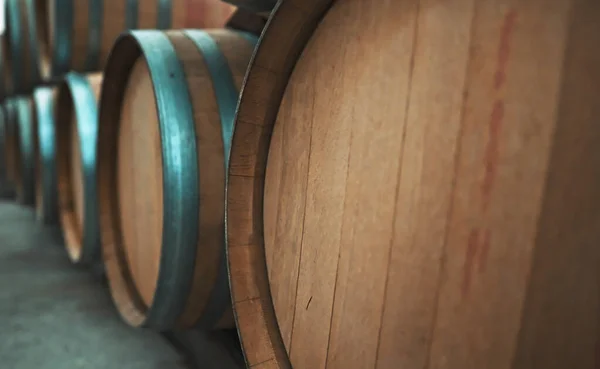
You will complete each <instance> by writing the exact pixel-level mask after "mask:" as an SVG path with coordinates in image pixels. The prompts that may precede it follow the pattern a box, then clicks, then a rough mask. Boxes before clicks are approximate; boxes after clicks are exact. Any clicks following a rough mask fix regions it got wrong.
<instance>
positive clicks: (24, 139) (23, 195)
mask: <svg viewBox="0 0 600 369" xmlns="http://www.w3.org/2000/svg"><path fill="white" fill-rule="evenodd" d="M14 105H15V107H14V109H15V114H16V116H15V119H16V125H17V126H18V142H17V145H16V146H17V150H16V151H18V154H17V155H16V157H18V159H19V160H17V161H16V163H15V164H16V166H17V167H16V171H15V172H16V173H18V174H17V176H16V178H17V179H16V181H15V191H16V195H17V201H18V202H19V203H21V204H23V205H31V206H33V205H34V204H35V160H36V155H37V153H36V140H37V129H36V122H35V119H34V116H33V113H32V110H33V105H32V101H31V99H30V98H29V97H19V98H17V99H15V101H14Z"/></svg>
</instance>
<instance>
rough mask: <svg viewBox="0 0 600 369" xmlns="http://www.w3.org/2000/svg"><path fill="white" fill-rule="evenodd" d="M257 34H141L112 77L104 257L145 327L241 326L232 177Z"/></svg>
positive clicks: (103, 147) (115, 288) (105, 146)
mask: <svg viewBox="0 0 600 369" xmlns="http://www.w3.org/2000/svg"><path fill="white" fill-rule="evenodd" d="M255 42H256V37H255V36H252V35H250V34H246V33H241V32H237V31H231V30H209V31H199V30H188V31H169V32H166V33H165V32H160V31H135V32H133V33H131V34H128V35H125V36H123V37H121V38H120V39H119V40H118V41H117V43H116V45H115V47H114V49H113V51H112V54H111V58H110V60H109V62H108V65H107V68H106V75H105V78H106V83H105V90H104V91H103V92H102V110H101V112H100V121H101V124H100V133H99V137H100V138H99V153H98V170H99V193H100V209H101V227H102V238H103V252H104V260H105V263H106V273H107V276H108V280H109V284H110V288H111V292H112V295H113V299H114V300H115V303H116V306H117V308H118V309H119V311H120V313H121V315H122V316H123V317H124V319H125V320H126V321H127V322H128V323H129V324H131V325H133V326H145V327H150V328H153V329H157V330H164V329H171V328H174V327H192V326H196V327H200V328H205V329H210V328H214V327H223V326H232V325H233V321H232V320H231V311H230V297H229V286H228V277H227V268H226V262H225V259H226V258H225V248H224V243H225V228H224V211H225V197H224V196H225V183H226V177H225V168H226V166H227V161H228V157H229V147H230V137H231V134H232V130H233V125H232V124H233V116H234V113H235V108H236V104H237V97H238V91H239V89H240V87H241V84H242V81H243V78H244V75H245V72H246V67H247V64H248V61H249V59H250V56H251V54H252V51H253V49H254V43H255Z"/></svg>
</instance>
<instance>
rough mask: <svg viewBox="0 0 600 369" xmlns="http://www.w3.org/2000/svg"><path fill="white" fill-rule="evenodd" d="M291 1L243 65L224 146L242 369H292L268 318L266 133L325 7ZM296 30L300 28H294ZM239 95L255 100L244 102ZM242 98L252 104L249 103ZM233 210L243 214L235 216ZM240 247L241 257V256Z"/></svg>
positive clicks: (282, 4) (325, 2) (274, 15)
mask: <svg viewBox="0 0 600 369" xmlns="http://www.w3.org/2000/svg"><path fill="white" fill-rule="evenodd" d="M295 3H296V4H294V2H293V1H279V2H278V3H277V5H276V6H275V8H274V9H273V10H272V12H271V16H270V18H269V20H268V21H267V24H266V27H265V29H264V30H263V33H262V36H261V39H260V41H259V44H258V45H257V48H256V51H255V54H254V56H253V58H252V60H251V61H250V66H249V69H248V73H247V75H246V80H245V83H244V88H243V92H242V96H240V103H239V105H238V110H237V112H236V122H235V125H236V131H235V133H234V137H233V142H232V150H231V162H230V166H229V186H230V188H231V187H233V188H235V189H236V190H238V191H232V190H230V191H228V194H227V205H226V207H227V211H226V216H227V230H228V231H227V237H228V239H229V244H228V247H227V256H228V262H229V275H230V283H231V293H232V300H233V309H234V315H235V319H236V325H237V329H238V334H239V337H240V343H241V345H242V349H243V351H244V358H245V360H246V364H247V366H248V367H254V366H257V365H264V366H265V367H269V368H271V367H272V368H281V369H291V367H292V365H291V362H290V360H289V357H288V355H287V351H286V348H285V345H284V342H283V339H282V336H281V333H280V331H279V327H278V324H277V319H276V317H275V310H274V306H273V302H272V297H271V291H270V288H269V279H268V272H267V265H266V259H265V250H264V239H263V237H264V236H263V230H262V219H263V216H262V212H263V208H262V207H263V196H264V195H263V188H264V175H265V170H266V158H267V153H268V149H269V142H270V131H269V130H270V129H272V126H273V124H274V121H275V118H276V115H277V110H278V104H279V103H280V102H281V99H282V97H283V93H284V91H285V87H286V85H287V81H288V79H289V78H290V76H291V73H292V71H293V69H294V66H295V63H296V60H297V59H298V58H299V56H300V54H301V52H302V50H303V49H304V46H305V45H306V43H307V42H308V40H309V38H310V36H311V35H312V33H313V32H314V30H315V29H316V27H317V25H318V23H319V21H320V19H321V18H322V17H323V16H324V15H325V13H326V11H327V10H328V8H329V6H331V5H332V3H333V1H332V0H322V1H319V0H316V1H312V2H311V4H306V5H303V4H302V2H295ZM288 18H291V21H288ZM299 24H301V25H302V27H298V25H299ZM299 29H300V30H301V31H298V30H299ZM281 34H295V35H296V37H295V38H294V42H289V43H287V42H286V43H281V39H280V36H279V35H281ZM245 94H252V95H254V94H262V95H261V96H252V97H251V98H248V99H244V97H245ZM250 100H254V101H255V102H252V103H250V102H249V101H250ZM258 101H261V102H267V101H268V104H265V105H266V108H265V107H264V106H259V104H257V102H258ZM251 105H252V106H251ZM257 108H258V109H257ZM246 110H248V111H249V115H247V114H248V113H246ZM257 110H258V111H257ZM246 116H247V117H248V118H246ZM246 122H247V123H246ZM257 122H258V123H257ZM244 123H246V124H245V125H246V126H247V127H253V128H250V131H249V132H244V134H245V136H246V137H244V135H242V134H241V133H240V132H241V130H240V125H241V124H244ZM250 140H255V142H251V141H250ZM249 145H256V146H254V147H250V148H248V149H247V151H243V147H244V146H249ZM248 182H250V183H248ZM244 190H246V191H244ZM249 195H250V196H249ZM239 210H241V211H242V212H246V213H247V214H243V215H239V216H236V215H237V214H236V212H237V211H239ZM247 217H249V218H250V219H252V221H253V222H254V223H253V226H252V233H250V234H239V232H240V231H239V230H240V229H242V230H243V229H244V228H247V221H248V220H249V219H248V218H247ZM243 249H248V251H243V252H242V251H241V250H243ZM246 263H250V264H251V265H252V267H253V269H251V270H245V268H244V266H245V264H246ZM246 315H253V316H252V319H253V321H248V319H249V317H247V316H246ZM247 325H252V328H246V326H247Z"/></svg>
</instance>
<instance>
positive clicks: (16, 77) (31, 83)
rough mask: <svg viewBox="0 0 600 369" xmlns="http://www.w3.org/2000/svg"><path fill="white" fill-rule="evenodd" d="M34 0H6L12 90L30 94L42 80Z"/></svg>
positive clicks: (6, 30)
mask: <svg viewBox="0 0 600 369" xmlns="http://www.w3.org/2000/svg"><path fill="white" fill-rule="evenodd" d="M35 20H36V16H35V7H34V1H33V0H6V29H5V32H6V37H7V42H8V49H7V59H8V60H10V64H11V65H10V67H11V68H10V70H11V73H12V83H13V88H14V93H17V94H29V93H30V92H31V91H32V90H33V88H34V87H35V86H36V85H37V84H39V83H40V82H41V73H40V54H39V50H38V41H37V29H36V22H35Z"/></svg>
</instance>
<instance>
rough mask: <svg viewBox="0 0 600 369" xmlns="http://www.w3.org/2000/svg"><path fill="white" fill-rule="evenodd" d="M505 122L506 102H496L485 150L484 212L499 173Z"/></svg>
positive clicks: (482, 192)
mask: <svg viewBox="0 0 600 369" xmlns="http://www.w3.org/2000/svg"><path fill="white" fill-rule="evenodd" d="M503 120H504V102H503V101H501V100H498V101H496V103H495V104H494V108H493V110H492V115H491V117H490V124H489V126H488V127H489V128H488V129H489V131H488V142H487V146H486V149H485V157H484V165H485V173H484V176H483V183H482V185H481V194H482V198H483V199H482V200H483V202H482V205H483V211H484V212H485V211H486V210H487V207H488V205H489V202H490V198H491V195H492V190H493V187H494V182H495V180H496V174H497V172H498V160H499V157H500V135H501V134H502V122H503Z"/></svg>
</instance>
